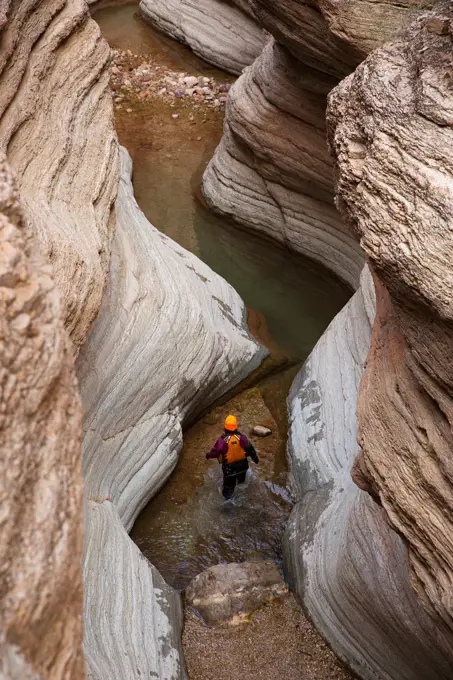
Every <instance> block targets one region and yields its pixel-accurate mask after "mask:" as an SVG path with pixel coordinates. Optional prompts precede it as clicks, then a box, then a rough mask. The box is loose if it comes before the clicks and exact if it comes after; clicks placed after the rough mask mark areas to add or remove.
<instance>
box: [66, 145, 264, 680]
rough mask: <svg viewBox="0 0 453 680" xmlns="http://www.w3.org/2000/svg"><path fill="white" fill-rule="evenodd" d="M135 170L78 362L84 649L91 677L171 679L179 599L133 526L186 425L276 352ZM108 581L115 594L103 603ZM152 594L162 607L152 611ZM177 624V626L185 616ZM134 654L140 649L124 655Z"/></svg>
mask: <svg viewBox="0 0 453 680" xmlns="http://www.w3.org/2000/svg"><path fill="white" fill-rule="evenodd" d="M130 174H131V163H130V159H129V157H128V156H127V154H126V153H124V156H123V174H122V179H121V183H120V190H119V196H118V200H117V204H116V213H117V231H116V236H115V240H114V244H113V259H112V265H111V272H110V279H109V283H108V286H107V290H106V295H105V298H104V301H103V304H102V308H101V311H100V314H99V317H98V319H97V320H96V322H95V324H94V326H93V330H92V331H91V333H90V335H89V338H88V340H87V343H86V344H85V346H84V347H83V348H82V351H81V353H80V356H79V360H78V374H79V380H80V384H81V391H82V398H83V404H84V476H85V488H86V496H87V499H88V510H87V523H88V529H87V544H86V555H85V565H84V575H85V587H86V590H87V598H86V602H85V612H86V614H85V649H86V656H87V660H88V665H89V674H90V677H92V678H96V679H101V678H105V680H112V679H113V678H117V679H118V680H124V678H125V677H135V676H136V669H137V668H139V670H140V673H141V674H142V676H143V677H148V676H149V674H150V673H154V672H160V671H159V669H162V668H166V669H167V670H166V671H165V673H164V672H163V671H162V672H163V675H162V676H161V677H162V678H163V679H164V680H166V679H167V678H168V680H170V678H171V679H173V677H175V678H180V677H184V667H183V663H182V662H181V660H180V655H179V649H178V647H177V646H176V645H175V644H173V643H170V641H169V638H168V635H167V633H165V634H164V635H163V634H162V633H161V631H162V630H166V628H165V627H166V626H167V623H166V622H165V620H164V619H165V616H166V611H167V609H168V608H169V607H174V605H173V604H170V601H171V600H172V599H173V595H171V594H170V592H169V591H164V590H163V587H162V584H160V585H159V583H160V582H159V581H158V576H157V575H156V573H155V572H154V571H153V570H152V569H151V567H150V566H149V565H147V563H144V562H143V557H142V556H141V553H140V552H139V551H138V549H136V548H135V547H134V546H133V545H132V544H131V541H130V539H129V538H127V536H126V533H125V529H126V530H129V529H130V528H131V527H132V524H133V521H134V519H135V517H136V516H137V514H138V513H139V511H140V510H141V509H142V508H143V507H144V505H145V504H146V503H147V502H148V501H149V499H150V498H151V497H152V495H154V494H155V493H156V492H157V491H158V489H159V488H160V487H161V486H162V484H163V483H164V482H165V480H166V479H167V477H168V476H169V475H170V473H171V471H172V470H173V468H174V466H175V465H176V462H177V459H178V455H179V452H180V451H181V448H182V426H183V424H184V423H185V422H187V421H188V420H189V419H192V418H194V417H195V416H196V415H197V414H198V413H199V412H200V411H201V410H203V409H204V408H206V406H207V405H208V404H210V403H211V402H212V401H213V400H214V399H215V398H216V397H218V396H220V395H221V394H222V393H224V392H225V391H227V390H228V389H229V388H230V387H232V386H233V385H234V384H235V383H237V382H239V380H240V379H241V378H242V377H244V376H245V375H246V374H247V373H248V372H249V371H251V370H252V369H253V368H255V367H256V366H258V364H259V363H260V361H261V359H262V358H263V355H264V353H265V352H264V350H262V348H260V347H259V346H258V345H257V344H256V343H255V341H253V340H252V339H251V338H250V336H249V335H248V331H247V330H246V325H245V309H244V306H243V303H242V301H241V300H240V298H239V297H238V296H237V294H236V293H235V292H234V290H233V289H232V288H231V287H230V286H229V285H228V284H227V283H226V282H225V281H223V280H222V279H220V277H218V276H217V275H216V274H214V273H213V272H212V270H210V269H209V267H207V266H206V265H204V264H203V263H202V262H200V261H199V260H198V259H197V258H196V257H194V256H193V255H191V254H190V253H188V252H187V251H185V250H183V249H182V248H181V247H180V246H178V245H177V244H176V243H174V242H173V241H171V240H170V239H169V238H168V237H166V236H164V235H163V234H161V233H160V232H158V231H157V230H156V229H154V227H152V226H151V225H150V224H149V222H148V221H147V220H146V218H145V217H144V215H143V214H142V212H141V211H140V209H139V208H138V206H137V204H136V202H135V199H134V196H133V192H132V185H131V182H130ZM123 527H124V528H123ZM113 556H116V557H115V558H114V557H113ZM145 567H146V568H145ZM126 573H127V574H128V576H127V580H128V582H129V584H130V591H129V595H130V596H128V597H126V598H124V597H123V595H122V588H123V583H124V580H123V576H122V574H126ZM124 578H126V577H124ZM156 579H157V583H158V585H156ZM100 580H102V582H103V584H104V585H103V588H104V589H106V592H108V593H109V594H110V597H109V599H108V600H107V601H106V602H105V601H104V606H103V607H102V608H100V607H99V605H98V597H99V595H97V593H98V586H99V587H100ZM160 591H162V593H160ZM90 593H92V595H90ZM149 601H152V602H155V603H156V604H155V605H153V607H152V610H151V611H146V607H145V608H144V607H143V603H144V602H146V603H147V602H149ZM106 611H107V612H108V613H107V614H106ZM137 612H141V614H140V615H138V614H137ZM169 619H170V622H171V625H172V626H174V627H175V629H176V630H177V626H178V625H179V624H178V621H175V620H174V617H172V616H171V615H169ZM156 620H157V621H161V623H158V624H155V627H154V628H153V625H154V624H153V625H151V624H152V622H153V621H156ZM125 621H127V622H128V625H127V626H125V625H124V622H125ZM167 627H168V626H167ZM144 629H146V633H144V632H143V630H144ZM144 636H145V637H144ZM145 639H146V650H143V649H142V646H143V644H144V641H145ZM169 648H170V652H171V653H170V656H169V657H168V658H167V656H168V650H169ZM123 649H127V650H131V649H133V650H134V651H133V652H130V653H128V656H125V655H124V653H123V652H122V650H123ZM156 669H157V670H156Z"/></svg>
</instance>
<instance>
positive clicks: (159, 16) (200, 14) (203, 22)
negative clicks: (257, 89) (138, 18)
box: [140, 0, 266, 74]
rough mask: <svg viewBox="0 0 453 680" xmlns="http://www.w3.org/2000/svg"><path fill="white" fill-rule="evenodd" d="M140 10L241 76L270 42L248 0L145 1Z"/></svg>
mask: <svg viewBox="0 0 453 680" xmlns="http://www.w3.org/2000/svg"><path fill="white" fill-rule="evenodd" d="M140 10H141V13H142V16H143V18H144V19H145V20H146V21H149V22H150V23H152V24H153V25H154V26H156V27H157V28H158V29H159V30H161V31H163V32H164V33H167V34H168V35H170V36H171V37H172V38H175V39H176V40H179V41H180V42H182V43H185V44H186V45H188V46H189V47H190V48H191V49H192V50H193V51H194V52H195V54H197V55H198V56H199V57H202V58H203V59H205V60H206V61H208V62H209V63H211V64H214V66H218V67H219V68H221V69H224V70H225V71H229V72H230V73H236V74H239V73H241V71H242V69H243V68H245V67H246V66H248V65H249V64H251V63H252V62H253V61H254V59H256V57H257V56H258V55H259V53H260V52H261V50H262V48H263V46H264V44H265V41H266V35H265V33H264V31H263V30H262V29H261V28H259V27H258V26H257V25H256V23H255V21H254V20H253V18H252V16H251V12H250V9H249V7H248V5H247V3H246V0H237V2H236V3H235V4H233V3H232V2H230V1H229V0H141V2H140ZM243 10H245V11H243Z"/></svg>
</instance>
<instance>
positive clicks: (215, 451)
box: [206, 432, 250, 458]
mask: <svg viewBox="0 0 453 680" xmlns="http://www.w3.org/2000/svg"><path fill="white" fill-rule="evenodd" d="M238 434H239V432H238ZM239 443H240V445H241V448H242V449H244V451H247V449H248V448H249V446H250V444H249V440H248V439H247V437H246V436H245V434H242V433H241V441H240V442H239ZM227 451H228V444H227V443H226V441H225V439H224V438H223V437H219V439H218V440H217V441H216V443H215V444H214V446H213V447H212V449H211V451H210V452H209V453H207V454H206V458H218V457H219V456H220V455H221V454H223V453H227Z"/></svg>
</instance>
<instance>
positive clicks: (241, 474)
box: [206, 416, 259, 500]
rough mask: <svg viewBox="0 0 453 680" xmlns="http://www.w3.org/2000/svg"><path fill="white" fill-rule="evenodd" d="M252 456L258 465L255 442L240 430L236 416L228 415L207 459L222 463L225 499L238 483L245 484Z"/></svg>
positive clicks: (232, 492)
mask: <svg viewBox="0 0 453 680" xmlns="http://www.w3.org/2000/svg"><path fill="white" fill-rule="evenodd" d="M249 457H250V458H251V459H252V460H253V462H254V463H256V464H257V465H258V463H259V460H258V456H257V454H256V451H255V447H254V446H253V444H250V442H249V440H248V439H247V437H246V436H245V434H242V433H241V432H239V430H238V421H237V418H236V416H228V417H227V419H226V420H225V432H224V434H223V435H222V436H221V437H220V438H219V439H218V440H217V441H216V443H215V444H214V446H213V447H212V449H211V451H210V452H209V453H207V454H206V459H207V460H209V458H217V460H218V461H219V463H221V464H222V470H223V489H222V494H223V497H224V498H225V500H228V499H229V498H231V497H232V496H233V494H234V488H235V486H236V484H243V483H244V482H245V477H246V475H247V470H248V469H249V463H248V460H247V458H249Z"/></svg>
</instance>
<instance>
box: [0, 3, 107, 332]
mask: <svg viewBox="0 0 453 680" xmlns="http://www.w3.org/2000/svg"><path fill="white" fill-rule="evenodd" d="M109 55H110V50H109V48H108V46H107V44H106V43H105V41H104V40H103V39H102V38H101V35H100V31H99V28H98V26H97V24H96V23H95V22H94V21H93V20H92V19H90V16H89V14H88V10H87V7H86V4H85V3H84V2H83V1H82V0H72V1H70V0H52V1H51V0H46V1H45V2H38V1H37V0H30V1H26V0H16V1H15V2H11V3H10V6H9V8H8V21H7V23H6V24H5V25H4V27H3V29H2V32H1V44H0V73H1V84H0V116H1V120H0V149H1V150H3V151H5V152H6V154H7V157H8V160H9V163H10V164H11V166H12V168H13V170H14V171H15V172H16V175H17V181H18V187H19V191H20V199H21V205H22V208H23V211H24V215H25V217H26V219H27V221H28V223H29V224H30V225H31V227H32V229H33V231H34V233H35V235H36V236H37V239H38V241H39V242H40V244H41V248H42V251H43V254H44V255H46V256H47V257H48V258H49V259H50V261H51V262H52V264H53V266H54V272H55V279H56V282H57V285H58V287H59V289H60V291H61V293H62V296H63V301H64V308H63V309H64V318H65V323H66V326H67V328H68V330H69V331H70V333H71V336H72V339H73V341H74V343H75V344H76V345H80V344H81V343H82V342H83V341H84V339H85V336H86V334H87V331H88V328H89V327H90V325H91V322H92V321H93V319H94V318H95V316H96V314H97V312H98V309H99V306H100V303H101V298H102V293H103V289H104V283H105V279H106V276H107V272H108V267H109V262H110V241H111V235H112V229H113V219H112V214H111V211H112V206H113V202H114V199H115V194H116V187H117V182H118V177H117V141H116V134H115V131H114V124H113V112H112V103H111V96H110V93H109V85H108V79H109V75H108V63H109V58H110V57H109Z"/></svg>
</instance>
